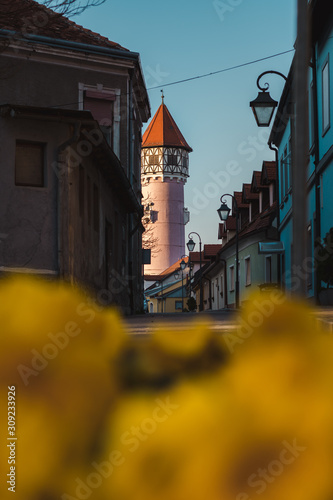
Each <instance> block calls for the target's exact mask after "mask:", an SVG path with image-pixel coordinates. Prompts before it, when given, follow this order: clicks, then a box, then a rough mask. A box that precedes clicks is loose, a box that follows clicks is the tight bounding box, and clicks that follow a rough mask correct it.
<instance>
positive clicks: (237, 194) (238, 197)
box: [234, 191, 249, 208]
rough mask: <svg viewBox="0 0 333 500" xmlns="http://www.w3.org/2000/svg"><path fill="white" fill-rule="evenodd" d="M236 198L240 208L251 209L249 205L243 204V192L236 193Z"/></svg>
mask: <svg viewBox="0 0 333 500" xmlns="http://www.w3.org/2000/svg"><path fill="white" fill-rule="evenodd" d="M234 197H235V198H236V202H237V206H238V208H249V204H248V203H243V193H242V191H234Z"/></svg>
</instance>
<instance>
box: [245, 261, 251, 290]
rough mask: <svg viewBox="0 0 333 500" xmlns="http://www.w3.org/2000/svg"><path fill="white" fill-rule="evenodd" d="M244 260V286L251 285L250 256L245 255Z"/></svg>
mask: <svg viewBox="0 0 333 500" xmlns="http://www.w3.org/2000/svg"><path fill="white" fill-rule="evenodd" d="M244 262H245V286H249V285H251V258H250V257H246V258H245V259H244Z"/></svg>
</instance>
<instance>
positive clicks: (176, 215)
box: [141, 97, 192, 275]
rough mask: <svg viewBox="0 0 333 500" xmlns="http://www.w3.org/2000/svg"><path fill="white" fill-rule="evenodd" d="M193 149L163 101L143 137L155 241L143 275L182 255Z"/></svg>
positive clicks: (144, 176) (144, 181)
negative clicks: (149, 262) (185, 187)
mask: <svg viewBox="0 0 333 500" xmlns="http://www.w3.org/2000/svg"><path fill="white" fill-rule="evenodd" d="M191 151H192V148H191V147H190V146H189V145H188V144H187V142H186V140H185V139H184V137H183V135H182V133H181V132H180V130H179V128H178V127H177V125H176V122H175V121H174V119H173V118H172V116H171V114H170V112H169V110H168V108H167V107H166V105H165V104H164V102H163V97H162V104H161V105H160V107H159V108H158V110H157V111H156V113H155V116H154V117H153V119H152V120H151V122H150V124H149V126H148V128H147V130H146V132H145V133H144V135H143V138H142V152H141V181H142V194H143V204H144V206H145V207H146V209H147V207H149V208H148V209H149V210H150V211H152V216H151V223H150V228H151V229H150V234H151V235H152V238H153V240H154V241H155V245H154V248H153V249H152V256H151V264H149V265H145V275H151V274H154V275H158V274H160V273H162V272H163V271H164V270H165V269H167V268H168V267H170V266H171V265H172V264H173V263H174V262H176V261H177V260H178V259H180V258H181V257H182V256H183V255H184V254H185V224H187V222H188V221H189V212H188V210H187V209H186V208H185V207H184V185H185V183H186V180H187V177H188V176H189V173H188V167H189V158H188V157H189V153H190V152H191Z"/></svg>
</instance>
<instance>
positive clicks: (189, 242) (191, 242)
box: [186, 231, 203, 311]
mask: <svg viewBox="0 0 333 500" xmlns="http://www.w3.org/2000/svg"><path fill="white" fill-rule="evenodd" d="M192 234H196V235H197V236H198V238H199V254H200V305H199V311H202V310H203V293H202V292H203V290H202V274H201V265H202V260H201V238H200V235H199V234H198V233H195V232H194V231H193V232H192V233H190V234H189V235H188V238H189V240H188V242H187V243H186V246H187V248H188V251H189V252H193V250H194V247H195V243H194V241H193V239H192Z"/></svg>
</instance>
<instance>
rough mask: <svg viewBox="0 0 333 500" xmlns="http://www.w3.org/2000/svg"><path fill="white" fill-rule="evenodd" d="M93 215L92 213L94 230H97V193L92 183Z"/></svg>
mask: <svg viewBox="0 0 333 500" xmlns="http://www.w3.org/2000/svg"><path fill="white" fill-rule="evenodd" d="M93 207H94V209H93V215H94V230H95V231H97V232H98V231H99V193H98V187H97V186H96V184H94V191H93Z"/></svg>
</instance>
